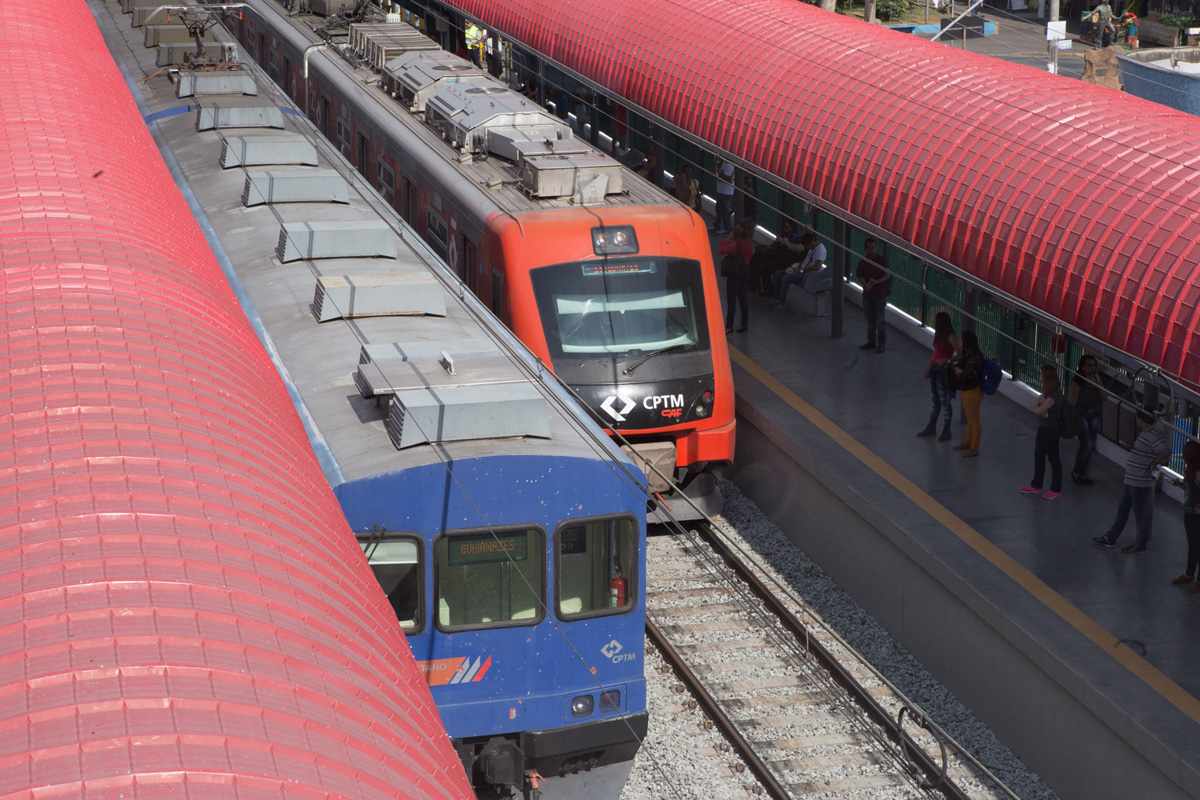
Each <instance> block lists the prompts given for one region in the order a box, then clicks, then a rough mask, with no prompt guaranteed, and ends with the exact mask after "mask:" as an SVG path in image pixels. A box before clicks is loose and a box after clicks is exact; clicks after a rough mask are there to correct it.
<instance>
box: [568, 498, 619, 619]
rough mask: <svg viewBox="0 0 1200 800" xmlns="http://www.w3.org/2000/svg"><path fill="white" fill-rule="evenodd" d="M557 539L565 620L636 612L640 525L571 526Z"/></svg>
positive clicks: (582, 523) (584, 523) (581, 523)
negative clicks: (636, 570)
mask: <svg viewBox="0 0 1200 800" xmlns="http://www.w3.org/2000/svg"><path fill="white" fill-rule="evenodd" d="M555 539H556V541H555V554H556V557H557V559H558V560H557V562H556V564H555V571H556V572H557V573H558V587H557V589H558V591H557V600H558V616H559V618H560V619H564V620H569V619H581V618H585V617H597V616H602V615H605V614H620V613H622V612H624V611H628V610H629V609H631V608H633V604H634V598H635V595H636V591H637V582H636V580H635V579H636V575H635V574H634V573H635V568H636V566H637V560H636V558H637V526H636V524H635V523H634V521H633V520H632V519H630V518H628V517H617V518H609V519H594V520H583V521H578V522H574V521H572V522H567V523H565V524H563V525H562V527H560V528H559V529H558V533H557V535H556V536H555Z"/></svg>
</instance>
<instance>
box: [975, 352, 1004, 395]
mask: <svg viewBox="0 0 1200 800" xmlns="http://www.w3.org/2000/svg"><path fill="white" fill-rule="evenodd" d="M1002 380H1004V372H1003V371H1002V370H1001V369H1000V362H999V361H997V360H996V359H994V358H985V359H984V360H983V372H982V373H981V374H980V376H979V385H980V386H981V387H982V388H983V393H984V394H995V393H996V390H997V389H999V388H1000V381H1002Z"/></svg>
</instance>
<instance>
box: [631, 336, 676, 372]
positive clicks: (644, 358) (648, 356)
mask: <svg viewBox="0 0 1200 800" xmlns="http://www.w3.org/2000/svg"><path fill="white" fill-rule="evenodd" d="M689 346H690V344H688V343H681V344H673V345H671V346H670V347H664V348H662V349H661V350H653V351H651V352H649V353H646V355H644V356H642V357H641V358H639V359H638V360H637V361H635V362H633V363H632V364H630V365H629V366H628V367H626V368H625V369H623V370H621V372H622V373H623V374H625V375H632V374H633V373H634V371H635V370H636V369H637V368H638V367H640V366H641V365H642V364H645V363H646V362H647V361H649V360H650V359H652V358H654V357H655V356H661V355H662V354H663V353H669V352H671V351H672V350H679V349H681V348H684V347H689Z"/></svg>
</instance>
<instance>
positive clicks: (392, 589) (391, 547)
mask: <svg viewBox="0 0 1200 800" xmlns="http://www.w3.org/2000/svg"><path fill="white" fill-rule="evenodd" d="M358 544H359V546H360V547H362V549H363V553H364V554H365V555H366V557H367V563H368V564H370V565H371V571H372V572H374V573H375V580H377V581H379V585H380V586H381V587H383V592H384V594H386V595H387V598H388V601H389V602H390V603H391V604H392V609H393V610H394V611H395V612H396V619H398V620H399V621H400V627H401V628H403V629H404V632H405V633H416V632H418V631H419V630H421V627H422V623H421V616H422V615H421V598H422V597H423V594H424V593H423V592H422V589H421V585H422V583H423V581H422V580H421V573H422V569H421V561H422V559H421V541H420V540H419V539H417V538H415V537H412V536H394V535H392V534H383V535H375V534H369V535H364V536H360V537H359V540H358Z"/></svg>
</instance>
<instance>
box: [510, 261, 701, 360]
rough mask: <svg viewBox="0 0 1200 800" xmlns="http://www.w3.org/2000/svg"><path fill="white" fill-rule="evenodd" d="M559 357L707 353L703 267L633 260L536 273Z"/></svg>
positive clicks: (692, 263)
mask: <svg viewBox="0 0 1200 800" xmlns="http://www.w3.org/2000/svg"><path fill="white" fill-rule="evenodd" d="M533 286H534V291H535V293H536V295H537V300H538V310H539V312H540V313H541V317H542V326H543V328H544V330H545V332H546V340H547V343H548V344H549V346H550V351H551V354H552V355H553V356H554V357H563V356H565V357H567V358H588V357H612V356H620V355H627V354H637V353H653V352H656V351H660V350H671V351H672V352H675V351H686V350H702V349H706V348H707V347H708V327H707V325H705V319H704V291H703V285H702V283H701V276H700V264H699V262H697V261H689V260H686V259H667V258H629V259H611V258H610V259H608V260H607V261H585V262H582V263H575V264H558V265H556V266H552V267H541V268H539V269H535V270H534V271H533Z"/></svg>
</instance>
